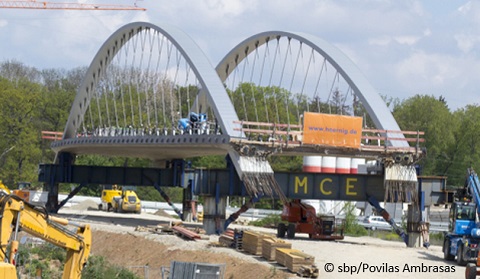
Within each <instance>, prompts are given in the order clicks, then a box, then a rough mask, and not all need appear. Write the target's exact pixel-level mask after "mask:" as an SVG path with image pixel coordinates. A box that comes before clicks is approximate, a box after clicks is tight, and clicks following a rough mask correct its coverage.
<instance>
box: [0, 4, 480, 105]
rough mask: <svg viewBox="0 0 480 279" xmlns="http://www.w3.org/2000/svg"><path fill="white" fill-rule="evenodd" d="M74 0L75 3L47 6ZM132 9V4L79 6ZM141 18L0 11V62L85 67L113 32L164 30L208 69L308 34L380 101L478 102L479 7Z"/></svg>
mask: <svg viewBox="0 0 480 279" xmlns="http://www.w3.org/2000/svg"><path fill="white" fill-rule="evenodd" d="M50 1H52V2H55V1H56V3H58V2H75V1H77V0H61V1H58V0H50ZM80 2H82V3H96V4H121V5H134V4H135V0H117V1H114V0H81V1H80ZM136 4H137V5H138V6H140V7H143V8H146V9H147V11H145V12H140V11H66V10H54V11H51V10H28V9H0V62H4V61H11V60H15V61H18V62H21V63H23V64H25V65H27V66H31V67H36V68H38V69H51V68H57V69H60V68H61V69H67V70H69V69H73V68H76V67H83V66H88V65H89V64H90V62H91V61H92V59H93V57H94V56H95V54H96V52H97V51H98V49H99V48H100V47H101V45H102V44H103V43H104V42H105V41H106V40H107V39H108V37H109V36H110V35H111V34H112V33H114V32H115V31H116V30H118V29H119V28H120V27H122V26H123V25H126V24H128V23H131V22H137V21H144V22H150V23H152V24H161V23H168V24H170V25H174V26H176V27H177V28H179V29H181V30H183V31H184V32H185V33H187V34H188V35H189V36H190V37H191V38H192V39H193V40H194V41H195V42H196V43H197V44H198V45H199V46H200V48H201V49H202V50H203V51H204V52H205V55H206V57H207V58H208V59H209V60H210V61H211V63H212V65H213V66H216V65H217V64H218V62H219V61H220V60H221V59H222V58H223V56H224V55H226V54H227V53H228V52H229V51H230V50H231V49H232V48H234V47H235V46H236V45H237V44H238V43H240V42H241V41H243V40H244V39H246V38H248V37H250V36H253V35H255V34H257V33H261V32H265V31H273V30H278V31H295V32H303V33H309V34H312V35H315V36H317V37H319V38H322V39H324V40H326V41H327V42H329V43H331V44H333V45H334V46H336V47H337V48H339V49H340V50H341V51H342V52H344V53H345V54H346V55H347V56H348V57H349V58H350V59H351V60H352V61H353V62H354V63H355V64H356V65H357V66H358V67H359V68H360V70H361V71H362V72H363V74H364V75H365V76H366V78H367V80H369V82H370V83H371V84H372V86H373V87H374V88H375V89H376V90H377V91H378V92H379V93H380V94H381V95H384V96H387V97H391V98H398V99H399V100H404V99H407V98H410V97H412V96H415V95H417V94H420V95H431V96H435V97H436V98H438V97H439V96H443V97H444V98H445V100H446V101H447V104H448V106H449V108H450V109H451V110H452V111H453V110H457V109H461V108H464V107H465V106H467V105H471V104H477V105H478V104H480V90H479V88H480V28H479V27H480V1H478V0H472V1H457V0H425V1H416V0H402V1H398V0H290V1H288V0H223V1H222V0H190V1H187V0H175V1H165V0H138V1H136Z"/></svg>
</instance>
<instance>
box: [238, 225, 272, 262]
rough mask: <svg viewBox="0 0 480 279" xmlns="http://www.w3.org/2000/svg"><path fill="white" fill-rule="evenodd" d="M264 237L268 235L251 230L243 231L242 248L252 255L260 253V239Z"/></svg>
mask: <svg viewBox="0 0 480 279" xmlns="http://www.w3.org/2000/svg"><path fill="white" fill-rule="evenodd" d="M265 237H270V236H269V235H266V234H261V233H257V232H252V231H244V232H243V250H245V252H247V253H250V254H252V255H258V256H261V255H262V240H263V239H264V238H265Z"/></svg>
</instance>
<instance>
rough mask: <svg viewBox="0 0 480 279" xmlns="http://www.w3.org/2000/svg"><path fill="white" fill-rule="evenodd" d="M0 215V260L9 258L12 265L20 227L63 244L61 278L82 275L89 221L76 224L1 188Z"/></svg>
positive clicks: (58, 244) (87, 241)
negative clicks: (87, 223) (64, 259)
mask: <svg viewBox="0 0 480 279" xmlns="http://www.w3.org/2000/svg"><path fill="white" fill-rule="evenodd" d="M0 216H1V218H0V250H1V251H0V262H6V261H7V260H8V262H9V263H10V264H12V265H15V261H16V259H15V258H16V253H17V251H18V240H17V238H18V232H19V231H20V230H23V231H25V232H27V233H29V234H31V235H33V236H35V237H38V238H41V239H43V240H45V241H47V242H49V243H51V244H53V245H56V246H59V247H62V248H65V249H66V251H67V256H66V262H65V266H64V271H63V276H62V278H65V279H66V278H75V279H77V278H78V279H79V278H81V272H82V269H83V267H84V266H85V265H86V263H87V260H88V256H89V254H90V248H91V242H92V241H91V239H92V234H91V230H90V226H89V225H79V224H75V223H71V222H69V221H68V220H66V219H62V218H58V217H54V216H49V215H48V213H47V212H46V210H42V209H41V208H38V207H35V206H33V205H31V204H29V203H27V202H25V201H23V200H22V199H20V198H19V197H17V196H15V195H7V194H5V193H3V192H2V193H0ZM67 225H73V226H75V227H76V231H71V230H69V229H68V228H67V227H66V226H67ZM8 245H10V253H9V254H8V255H7V246H8ZM0 268H1V266H0ZM0 273H1V271H0Z"/></svg>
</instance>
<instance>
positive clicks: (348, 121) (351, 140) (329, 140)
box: [303, 112, 363, 148]
mask: <svg viewBox="0 0 480 279" xmlns="http://www.w3.org/2000/svg"><path fill="white" fill-rule="evenodd" d="M362 121H363V119H362V118H361V117H353V116H344V115H334V114H323V113H313V112H305V113H304V115H303V143H304V144H323V145H332V146H341V147H353V148H360V141H361V139H362Z"/></svg>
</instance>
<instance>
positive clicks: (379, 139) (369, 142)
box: [233, 121, 425, 154]
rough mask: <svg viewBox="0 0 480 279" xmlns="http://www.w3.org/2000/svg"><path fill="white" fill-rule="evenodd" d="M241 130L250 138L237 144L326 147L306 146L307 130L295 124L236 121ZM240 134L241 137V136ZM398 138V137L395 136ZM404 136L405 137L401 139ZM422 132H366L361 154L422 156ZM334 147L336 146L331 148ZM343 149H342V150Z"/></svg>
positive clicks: (364, 131)
mask: <svg viewBox="0 0 480 279" xmlns="http://www.w3.org/2000/svg"><path fill="white" fill-rule="evenodd" d="M234 124H235V125H237V127H235V128H234V129H233V130H234V131H239V132H240V133H241V132H243V133H244V134H245V135H246V138H243V139H241V138H237V139H236V140H234V141H236V142H244V143H245V142H249V143H253V144H260V145H271V146H283V147H292V148H294V147H297V146H303V147H305V146H315V147H321V146H324V145H322V144H310V143H304V142H303V141H302V140H303V126H302V125H292V124H279V123H266V122H253V121H235V122H234ZM240 133H239V134H240ZM392 135H394V136H392ZM401 135H403V137H402V136H401ZM424 135H425V133H424V132H421V131H394V130H378V129H362V135H361V144H360V148H359V150H360V151H369V152H386V153H392V152H406V153H416V154H417V153H421V150H420V144H421V143H424V142H425V139H424V138H423V136H424ZM392 141H406V142H408V143H409V144H408V146H406V147H395V146H392V145H391V144H390V142H392ZM329 147H332V146H329ZM338 148H340V149H341V148H342V147H338Z"/></svg>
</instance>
